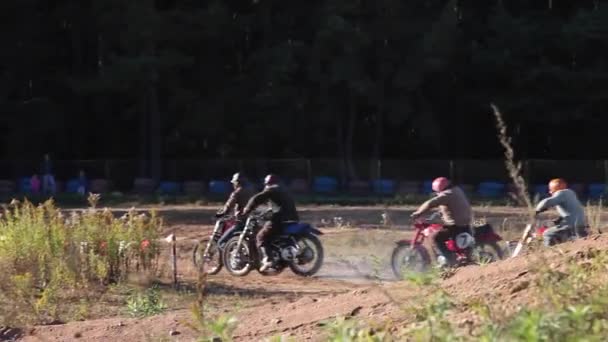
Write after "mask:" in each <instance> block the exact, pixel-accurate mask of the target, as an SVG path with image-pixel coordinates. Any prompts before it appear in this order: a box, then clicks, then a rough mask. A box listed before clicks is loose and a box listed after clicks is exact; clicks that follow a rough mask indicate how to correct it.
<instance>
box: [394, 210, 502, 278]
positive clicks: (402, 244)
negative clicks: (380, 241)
mask: <svg viewBox="0 0 608 342" xmlns="http://www.w3.org/2000/svg"><path fill="white" fill-rule="evenodd" d="M435 217H436V214H434V215H432V216H431V217H430V218H428V219H427V220H420V219H417V220H415V221H414V230H415V235H414V238H413V239H412V240H400V241H397V242H396V244H397V247H395V249H394V250H393V253H392V256H391V266H392V269H393V273H394V274H395V276H396V277H397V278H398V279H403V276H404V274H403V271H404V270H408V269H409V270H413V271H415V272H424V271H426V270H427V269H428V268H429V267H430V266H431V263H432V261H431V257H430V253H429V251H428V250H427V248H426V247H425V246H424V244H423V242H424V240H425V239H426V238H427V237H428V236H429V235H431V234H432V233H434V232H436V231H439V230H441V229H443V225H441V224H437V223H431V221H433V219H434V218H435ZM472 233H473V235H471V234H469V233H468V232H463V233H460V234H458V235H457V236H456V237H455V238H451V239H449V240H447V241H446V242H445V244H446V247H447V250H448V251H449V252H450V253H453V254H454V255H455V257H456V266H457V267H458V266H464V265H467V264H471V263H489V262H494V261H496V260H501V259H503V250H502V249H501V248H500V246H499V245H498V242H499V241H501V240H502V237H500V236H499V235H498V234H496V233H495V232H494V229H493V228H492V226H490V225H489V224H484V225H482V226H477V227H473V228H472ZM487 248H489V249H490V250H491V251H488V250H487ZM436 262H437V264H439V265H441V266H444V265H445V264H446V262H447V260H446V258H445V257H444V256H442V255H441V256H439V257H438V258H437V260H436Z"/></svg>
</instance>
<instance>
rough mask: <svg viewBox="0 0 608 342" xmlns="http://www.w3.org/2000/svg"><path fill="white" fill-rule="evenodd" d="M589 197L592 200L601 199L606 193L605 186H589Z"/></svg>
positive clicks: (596, 184) (601, 184)
mask: <svg viewBox="0 0 608 342" xmlns="http://www.w3.org/2000/svg"><path fill="white" fill-rule="evenodd" d="M588 189H589V197H590V198H593V199H598V198H600V197H603V196H604V194H605V193H606V184H604V183H593V184H589V188H588Z"/></svg>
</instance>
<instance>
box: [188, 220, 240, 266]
mask: <svg viewBox="0 0 608 342" xmlns="http://www.w3.org/2000/svg"><path fill="white" fill-rule="evenodd" d="M236 223H237V222H236V218H235V217H233V216H228V215H226V216H222V217H218V218H217V220H216V222H215V226H214V227H213V232H211V236H209V237H206V238H204V239H202V240H201V241H199V242H198V243H197V244H196V245H195V246H194V250H193V251H192V262H193V263H194V266H196V267H198V268H199V269H204V272H205V273H207V274H209V275H213V274H217V273H219V272H220V271H221V270H222V265H223V256H222V254H223V247H224V245H225V244H226V241H227V240H228V238H230V237H232V236H233V235H238V234H240V231H234V230H233V231H232V232H230V236H226V237H225V236H224V235H226V234H227V233H228V231H229V230H230V229H231V228H233V227H234V226H235V225H236ZM203 265H204V267H203Z"/></svg>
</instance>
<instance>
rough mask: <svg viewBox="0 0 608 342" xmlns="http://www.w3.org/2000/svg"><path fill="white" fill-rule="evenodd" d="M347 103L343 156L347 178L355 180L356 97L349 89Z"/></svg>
mask: <svg viewBox="0 0 608 342" xmlns="http://www.w3.org/2000/svg"><path fill="white" fill-rule="evenodd" d="M349 92H350V95H349V104H348V121H347V125H348V126H347V131H346V140H345V141H344V157H345V160H344V161H345V164H346V170H347V172H348V178H349V180H357V179H358V177H357V172H356V171H355V167H354V164H353V140H354V136H355V123H356V121H357V98H356V95H355V92H354V91H353V90H352V89H351V90H349Z"/></svg>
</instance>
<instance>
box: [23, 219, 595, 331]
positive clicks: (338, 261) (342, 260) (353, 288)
mask: <svg viewBox="0 0 608 342" xmlns="http://www.w3.org/2000/svg"><path fill="white" fill-rule="evenodd" d="M404 209H406V208H403V209H402V208H399V209H391V210H389V211H388V212H389V215H390V217H391V219H392V220H393V222H394V224H393V225H392V226H393V227H396V229H374V227H376V228H379V226H380V214H381V212H382V211H383V209H382V208H373V209H369V208H354V209H353V208H346V209H337V208H314V209H309V210H303V211H302V216H303V220H305V221H308V222H313V223H315V224H316V225H317V226H319V227H321V229H322V230H323V232H324V233H325V235H324V236H323V237H322V241H323V243H324V247H325V252H326V255H325V262H324V266H323V268H322V269H321V271H320V272H319V274H318V275H317V276H316V277H313V278H308V279H303V278H300V277H297V276H295V275H293V274H292V273H291V272H290V271H289V270H287V271H285V272H283V273H282V274H280V275H278V276H274V277H264V276H261V275H259V274H257V273H256V272H255V271H254V272H252V273H251V274H250V275H248V276H247V277H244V278H236V277H231V276H229V275H227V273H226V271H225V270H222V272H221V273H220V274H218V275H216V276H211V277H209V282H208V287H207V288H208V298H209V311H210V314H212V315H213V316H215V315H217V314H230V315H234V316H236V317H237V319H238V327H237V328H236V330H235V332H234V337H235V340H238V341H258V340H265V339H266V338H269V337H271V336H275V335H290V336H294V337H296V340H298V341H300V340H314V341H322V340H324V338H323V336H324V333H325V332H326V328H325V327H324V324H325V323H324V321H325V320H330V319H333V318H335V317H337V316H350V315H355V316H357V317H360V318H363V319H366V320H371V321H383V320H387V319H396V320H404V321H407V320H408V314H407V313H406V312H404V311H403V306H407V305H409V304H408V303H410V302H411V301H412V300H414V299H415V297H416V295H419V293H417V292H416V290H415V289H413V288H412V287H411V285H408V284H404V283H403V282H396V281H394V280H393V276H392V274H391V272H390V264H389V262H388V261H389V256H390V252H391V251H392V248H393V246H394V244H393V242H394V241H396V240H397V239H399V238H403V237H404V236H405V235H407V234H408V233H407V230H406V229H405V227H407V222H408V221H407V216H408V214H409V210H404ZM407 209H410V208H407ZM492 211H493V212H490V211H489V210H486V212H484V215H482V216H485V217H486V218H487V219H488V220H489V221H490V222H491V223H492V224H493V225H494V226H497V227H501V226H504V227H505V228H504V229H506V232H505V233H506V234H509V233H511V234H515V233H516V231H517V230H519V229H518V228H520V227H522V226H523V219H522V218H521V215H522V213H521V212H519V213H518V211H517V210H514V209H513V208H502V209H494V210H492ZM479 212H482V211H481V210H479V209H478V210H477V213H479ZM161 214H162V215H163V216H165V217H166V219H167V223H168V224H167V228H166V231H165V233H166V234H169V233H170V232H175V233H176V235H177V236H178V245H179V263H178V269H179V274H180V280H181V282H182V283H183V284H184V286H185V287H186V288H187V287H188V286H190V287H191V286H192V284H193V283H194V281H195V277H196V272H195V271H194V268H193V266H192V265H191V261H190V260H191V259H190V257H191V251H192V246H193V244H194V243H195V241H196V240H197V239H198V238H200V237H201V236H204V235H205V234H207V232H208V231H209V229H210V226H209V224H210V223H211V220H210V217H211V214H212V211H211V209H204V210H201V209H196V210H194V209H191V210H184V209H182V210H173V211H169V212H161ZM334 217H342V218H343V219H344V220H346V221H349V222H350V224H347V227H343V228H335V227H330V226H332V225H333V224H331V223H330V224H327V225H326V226H325V227H324V224H322V221H324V222H329V221H332V220H333V218H334ZM478 217H479V216H478ZM505 218H508V220H509V221H510V225H509V226H507V225H505V224H503V223H504V219H505ZM201 223H202V224H201ZM365 228H367V229H365ZM509 231H512V232H509ZM605 244H606V240H605V239H603V238H601V239H598V240H591V239H590V240H588V241H580V242H577V243H576V244H565V245H564V246H566V247H564V248H574V249H577V248H586V247H588V246H590V245H593V246H603V245H605ZM163 257H164V258H165V260H166V259H167V257H168V254H167V253H165V254H164V255H163ZM528 268H529V259H528V258H525V257H519V258H516V259H511V260H506V261H503V262H500V263H497V264H492V265H486V266H482V267H479V266H471V267H467V268H462V269H459V270H458V271H457V273H456V274H455V275H454V276H452V277H451V278H449V279H447V280H445V281H443V283H442V286H443V287H444V289H446V290H447V291H448V292H449V293H451V294H452V295H454V296H456V297H457V298H459V299H462V300H463V301H466V300H470V299H471V298H481V297H483V298H489V297H493V298H496V299H498V300H499V301H500V302H505V303H507V304H508V305H513V306H516V305H517V304H521V303H523V302H525V300H522V297H521V296H519V297H518V296H514V295H513V294H511V289H512V287H513V284H514V283H517V282H519V281H521V280H522V279H525V278H526V277H529V276H530V275H529V274H528V273H526V272H527V271H528ZM164 271H165V274H164V276H165V277H166V275H167V274H168V271H169V270H168V269H167V268H166V267H165V268H164ZM371 275H379V276H380V278H381V279H382V280H383V281H382V282H378V281H375V280H373V278H372V277H370V276H371ZM165 279H166V278H165ZM523 298H525V296H524V297H523ZM412 305H413V304H412ZM463 315H465V316H466V312H463ZM191 320H192V315H191V313H190V311H189V310H188V308H187V306H184V307H181V308H179V307H178V308H174V309H173V310H170V311H168V312H166V313H164V314H162V315H158V316H154V317H150V318H145V319H140V320H136V319H130V318H125V317H111V318H102V319H95V320H89V321H83V322H71V323H68V324H64V325H56V326H44V327H36V328H35V329H34V331H33V332H32V334H31V336H27V337H26V338H24V339H23V340H24V341H71V340H86V341H108V340H113V339H114V340H130V341H148V340H154V341H157V340H171V341H193V340H195V336H196V334H195V333H194V332H193V331H192V330H191V329H190V328H188V327H187V324H186V323H187V322H190V321H191ZM171 330H176V331H179V333H180V334H179V335H175V336H169V331H171Z"/></svg>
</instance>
